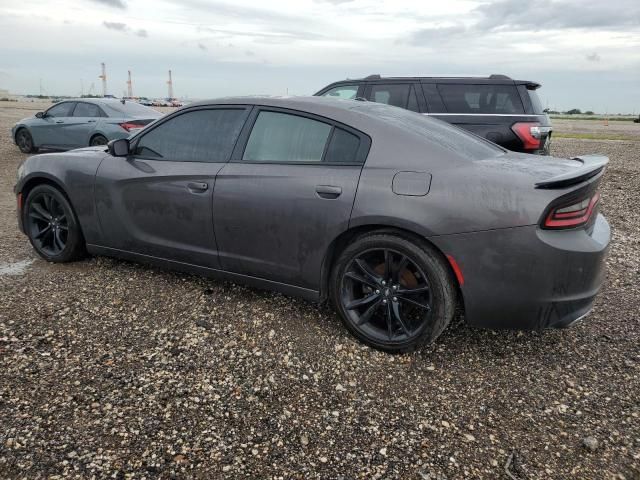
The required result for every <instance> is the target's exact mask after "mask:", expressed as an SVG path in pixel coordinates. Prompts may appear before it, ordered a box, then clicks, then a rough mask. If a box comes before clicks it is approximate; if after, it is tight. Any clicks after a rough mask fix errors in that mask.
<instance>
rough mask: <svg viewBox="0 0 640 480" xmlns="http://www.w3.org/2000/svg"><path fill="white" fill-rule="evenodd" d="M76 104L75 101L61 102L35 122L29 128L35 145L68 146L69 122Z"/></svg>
mask: <svg viewBox="0 0 640 480" xmlns="http://www.w3.org/2000/svg"><path fill="white" fill-rule="evenodd" d="M75 105H76V104H75V102H60V103H58V104H56V105H54V106H53V107H51V108H50V109H49V110H47V111H46V112H45V115H44V117H43V118H40V119H38V120H37V121H35V122H33V124H32V125H31V126H30V127H29V129H30V130H31V135H32V136H33V141H34V143H35V145H37V146H39V147H40V146H47V147H53V148H68V147H69V145H70V141H69V138H68V131H67V124H68V122H69V120H70V119H71V115H72V113H73V109H74V107H75Z"/></svg>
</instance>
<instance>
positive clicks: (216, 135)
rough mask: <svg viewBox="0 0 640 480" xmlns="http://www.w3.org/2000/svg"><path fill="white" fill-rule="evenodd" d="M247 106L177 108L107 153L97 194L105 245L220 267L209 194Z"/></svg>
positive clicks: (231, 148)
mask: <svg viewBox="0 0 640 480" xmlns="http://www.w3.org/2000/svg"><path fill="white" fill-rule="evenodd" d="M248 112H249V109H248V108H246V107H244V106H233V105H231V106H220V107H215V108H214V107H198V108H194V109H190V110H186V111H182V112H179V113H177V114H175V115H173V116H171V117H169V118H167V119H166V120H165V121H162V122H161V123H158V124H157V125H155V126H152V127H150V128H149V130H148V131H144V132H142V133H141V134H140V135H138V136H137V137H136V138H135V139H134V140H133V141H132V155H131V156H130V157H128V158H122V157H107V158H105V159H104V160H103V161H102V163H101V164H100V167H99V168H98V172H97V175H96V185H95V199H96V208H97V211H98V216H99V220H100V227H101V231H102V237H103V239H104V245H102V246H105V247H109V248H113V249H117V250H122V251H127V252H133V253H137V254H142V255H147V256H151V257H157V258H163V259H169V260H174V261H179V262H182V263H188V264H193V265H198V266H203V267H209V268H218V267H219V262H218V255H217V246H216V242H215V238H214V234H213V210H212V199H213V190H214V185H215V178H216V174H217V173H218V172H219V171H220V169H221V168H222V166H223V165H224V164H225V163H226V162H227V161H228V160H229V157H230V155H231V152H232V151H233V147H234V145H235V142H236V140H237V138H238V135H239V134H240V131H241V130H242V127H243V125H244V122H245V121H246V118H247V115H248Z"/></svg>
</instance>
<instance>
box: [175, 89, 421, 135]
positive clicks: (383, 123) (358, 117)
mask: <svg viewBox="0 0 640 480" xmlns="http://www.w3.org/2000/svg"><path fill="white" fill-rule="evenodd" d="M215 105H250V106H252V105H255V106H263V107H274V108H283V109H289V110H295V111H299V112H301V113H302V114H305V113H309V114H313V115H318V116H320V117H325V118H327V119H330V120H334V121H337V122H340V123H343V124H345V125H348V126H350V127H353V128H355V129H357V130H360V131H362V132H364V133H369V132H374V131H377V130H378V129H381V130H383V131H386V130H388V129H389V128H391V127H395V128H398V129H399V130H402V129H403V127H402V126H401V125H400V123H398V122H396V121H395V120H394V118H397V117H404V116H406V115H418V116H419V117H421V118H426V117H424V116H423V115H420V114H418V113H414V112H409V111H408V110H405V109H403V108H399V107H394V106H391V105H386V104H383V103H376V102H368V101H364V100H363V101H361V100H345V99H341V98H332V97H317V96H300V97H297V96H245V97H225V98H217V99H212V100H202V101H198V102H193V103H190V104H189V105H187V106H185V107H182V108H181V109H180V110H185V109H190V108H194V107H199V106H215ZM382 117H384V119H383V118H382ZM390 119H391V120H390Z"/></svg>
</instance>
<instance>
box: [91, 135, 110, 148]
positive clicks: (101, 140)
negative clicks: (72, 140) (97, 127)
mask: <svg viewBox="0 0 640 480" xmlns="http://www.w3.org/2000/svg"><path fill="white" fill-rule="evenodd" d="M107 143H109V140H107V137H105V136H104V135H95V136H93V137H91V141H90V142H89V146H90V147H99V146H101V145H106V144H107Z"/></svg>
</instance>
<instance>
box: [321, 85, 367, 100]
mask: <svg viewBox="0 0 640 480" xmlns="http://www.w3.org/2000/svg"><path fill="white" fill-rule="evenodd" d="M357 94H358V85H340V86H338V87H333V88H332V89H331V90H328V91H326V92H325V93H323V94H322V96H323V97H334V98H343V99H345V100H354V99H355V98H356V95H357Z"/></svg>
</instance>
